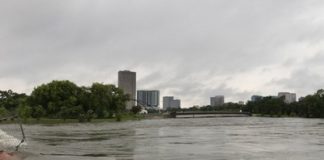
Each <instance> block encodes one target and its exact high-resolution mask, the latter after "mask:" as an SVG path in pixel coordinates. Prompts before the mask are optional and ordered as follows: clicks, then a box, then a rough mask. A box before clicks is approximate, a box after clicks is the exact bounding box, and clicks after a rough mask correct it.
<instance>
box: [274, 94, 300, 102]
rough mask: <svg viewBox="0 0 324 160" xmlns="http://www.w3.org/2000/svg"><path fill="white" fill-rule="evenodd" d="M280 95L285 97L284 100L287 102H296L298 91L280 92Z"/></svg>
mask: <svg viewBox="0 0 324 160" xmlns="http://www.w3.org/2000/svg"><path fill="white" fill-rule="evenodd" d="M278 97H284V102H285V103H287V104H290V103H293V102H296V93H289V92H279V93H278Z"/></svg>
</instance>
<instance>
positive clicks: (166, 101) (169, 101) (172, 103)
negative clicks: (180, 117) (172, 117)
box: [163, 96, 181, 110]
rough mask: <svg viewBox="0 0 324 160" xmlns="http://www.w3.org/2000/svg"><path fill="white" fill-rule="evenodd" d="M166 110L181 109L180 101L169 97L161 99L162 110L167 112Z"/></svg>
mask: <svg viewBox="0 0 324 160" xmlns="http://www.w3.org/2000/svg"><path fill="white" fill-rule="evenodd" d="M168 108H181V100H180V99H174V97H171V96H165V97H163V109H164V110H167V109H168Z"/></svg>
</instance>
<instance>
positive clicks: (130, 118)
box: [0, 114, 151, 125]
mask: <svg viewBox="0 0 324 160" xmlns="http://www.w3.org/2000/svg"><path fill="white" fill-rule="evenodd" d="M142 119H151V116H145V115H133V114H123V115H121V117H120V121H121V122H124V121H136V120H142ZM117 121H118V120H117V119H116V118H115V117H113V118H104V119H91V121H90V122H80V121H79V120H78V119H65V120H64V119H54V118H40V119H39V120H37V119H34V118H27V119H23V120H21V122H22V123H23V124H30V125H32V124H45V125H51V124H53V125H54V124H66V123H103V122H117ZM14 123H19V122H18V120H17V119H15V120H12V119H8V120H6V121H2V122H0V125H1V124H14Z"/></svg>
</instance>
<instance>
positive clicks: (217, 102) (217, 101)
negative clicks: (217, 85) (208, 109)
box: [210, 95, 225, 106]
mask: <svg viewBox="0 0 324 160" xmlns="http://www.w3.org/2000/svg"><path fill="white" fill-rule="evenodd" d="M224 99H225V98H224V96H223V95H220V96H215V97H210V105H211V106H221V105H223V104H224V101H225V100H224Z"/></svg>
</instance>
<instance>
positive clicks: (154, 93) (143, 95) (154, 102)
mask: <svg viewBox="0 0 324 160" xmlns="http://www.w3.org/2000/svg"><path fill="white" fill-rule="evenodd" d="M159 102H160V91H158V90H138V91H137V103H140V105H144V107H152V108H158V107H159Z"/></svg>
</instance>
